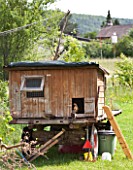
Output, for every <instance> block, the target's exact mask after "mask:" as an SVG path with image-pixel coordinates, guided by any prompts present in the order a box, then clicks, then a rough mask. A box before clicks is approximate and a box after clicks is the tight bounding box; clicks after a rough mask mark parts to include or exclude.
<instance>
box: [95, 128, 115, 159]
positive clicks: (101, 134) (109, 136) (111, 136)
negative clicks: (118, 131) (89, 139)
mask: <svg viewBox="0 0 133 170" xmlns="http://www.w3.org/2000/svg"><path fill="white" fill-rule="evenodd" d="M98 142H99V146H98V154H99V155H102V153H104V152H109V153H110V154H111V155H112V156H113V155H114V153H115V149H116V135H115V133H114V131H111V130H100V131H98Z"/></svg>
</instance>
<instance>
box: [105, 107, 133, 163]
mask: <svg viewBox="0 0 133 170" xmlns="http://www.w3.org/2000/svg"><path fill="white" fill-rule="evenodd" d="M103 109H104V111H105V113H106V115H107V117H108V120H109V121H110V124H111V126H112V127H113V129H114V132H115V134H116V136H117V139H118V141H119V143H120V145H121V147H122V150H123V152H124V154H125V155H126V157H127V158H128V159H131V160H133V155H132V153H131V151H130V149H129V147H128V145H127V143H126V140H125V138H124V136H123V134H122V132H121V130H120V127H119V125H118V124H117V122H116V120H115V117H114V115H113V113H112V111H111V109H110V108H109V107H108V106H103Z"/></svg>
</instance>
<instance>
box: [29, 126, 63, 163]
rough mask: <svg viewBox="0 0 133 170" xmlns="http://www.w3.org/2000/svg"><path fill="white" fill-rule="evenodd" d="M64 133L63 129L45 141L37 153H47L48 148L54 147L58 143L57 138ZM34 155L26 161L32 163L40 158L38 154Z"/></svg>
mask: <svg viewBox="0 0 133 170" xmlns="http://www.w3.org/2000/svg"><path fill="white" fill-rule="evenodd" d="M64 132H65V130H64V129H63V130H62V131H61V132H59V133H58V134H57V135H55V136H54V137H53V138H52V139H50V140H49V141H47V142H46V143H45V144H44V145H42V146H41V147H40V148H39V149H38V153H41V154H44V153H46V152H47V150H48V149H49V148H51V147H52V146H54V145H55V144H56V143H58V141H59V139H57V138H59V137H60V136H61V135H62V134H63V133H64ZM38 153H35V154H34V155H32V156H31V157H29V158H28V161H30V162H31V161H33V160H35V159H36V158H37V157H39V156H40V154H38Z"/></svg>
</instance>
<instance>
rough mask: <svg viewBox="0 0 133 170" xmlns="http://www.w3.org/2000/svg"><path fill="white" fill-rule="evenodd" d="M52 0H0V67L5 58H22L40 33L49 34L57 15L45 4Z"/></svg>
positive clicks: (5, 61) (55, 23)
mask: <svg viewBox="0 0 133 170" xmlns="http://www.w3.org/2000/svg"><path fill="white" fill-rule="evenodd" d="M54 1H55V0H30V1H28V0H13V1H12V0H6V1H5V0H0V4H1V5H0V6H1V7H0V63H1V64H0V69H1V70H2V66H3V65H7V64H8V63H9V62H12V61H22V60H24V57H25V56H29V55H30V52H31V50H32V49H33V47H34V46H35V45H36V44H37V42H38V40H40V39H41V37H42V35H44V34H45V36H47V35H48V34H49V35H50V34H51V32H52V31H51V30H56V28H57V27H59V24H57V23H58V22H59V19H60V17H59V16H60V15H59V16H57V13H56V12H57V11H56V12H49V11H48V10H47V6H48V5H50V4H51V3H53V2H54ZM58 12H59V11H58ZM55 13H56V14H55ZM55 17H56V19H55ZM58 18H59V19H58Z"/></svg>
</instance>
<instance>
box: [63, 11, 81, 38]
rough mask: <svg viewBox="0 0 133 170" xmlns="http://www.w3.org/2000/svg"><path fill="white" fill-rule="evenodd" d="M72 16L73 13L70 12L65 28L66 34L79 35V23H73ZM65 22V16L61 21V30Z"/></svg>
mask: <svg viewBox="0 0 133 170" xmlns="http://www.w3.org/2000/svg"><path fill="white" fill-rule="evenodd" d="M71 17H72V14H70V15H69V17H68V22H67V25H66V28H65V30H64V34H69V35H77V32H78V30H77V27H78V25H77V23H73V22H71V21H70V20H71ZM63 24H64V18H63V19H62V20H61V22H60V30H62V28H63Z"/></svg>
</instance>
